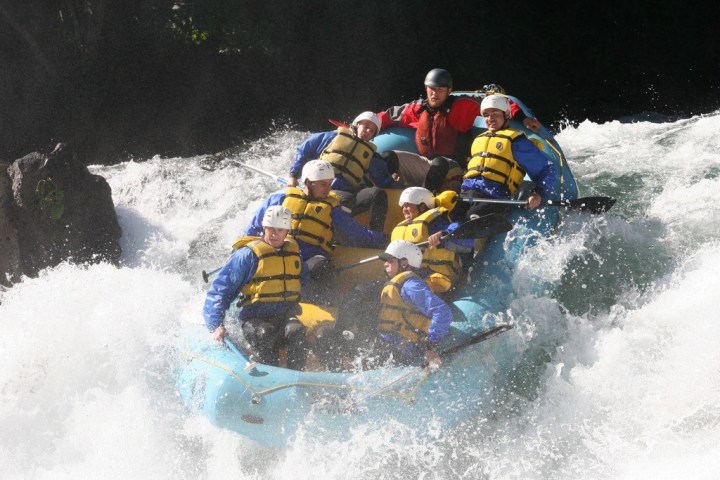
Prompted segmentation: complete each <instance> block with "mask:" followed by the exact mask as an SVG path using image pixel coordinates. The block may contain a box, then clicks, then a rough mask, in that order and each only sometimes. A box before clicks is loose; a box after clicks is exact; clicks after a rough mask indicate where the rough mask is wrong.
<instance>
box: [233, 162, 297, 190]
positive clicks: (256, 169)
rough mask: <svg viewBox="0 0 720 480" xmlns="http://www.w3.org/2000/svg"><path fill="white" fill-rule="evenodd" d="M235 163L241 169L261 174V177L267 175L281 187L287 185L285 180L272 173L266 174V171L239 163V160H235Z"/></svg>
mask: <svg viewBox="0 0 720 480" xmlns="http://www.w3.org/2000/svg"><path fill="white" fill-rule="evenodd" d="M235 163H236V164H237V165H240V166H241V167H245V168H248V169H250V170H253V171H255V172H257V173H262V174H263V175H267V176H268V177H270V178H272V179H273V180H275V181H276V182H278V183H282V184H283V185H287V184H288V181H287V179H285V178H282V177H278V176H277V175H275V174H274V173H271V172H268V171H266V170H263V169H261V168H258V167H254V166H252V165H249V164H247V163H244V162H241V161H239V160H235Z"/></svg>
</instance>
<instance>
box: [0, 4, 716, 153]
mask: <svg viewBox="0 0 720 480" xmlns="http://www.w3.org/2000/svg"><path fill="white" fill-rule="evenodd" d="M718 27H720V8H719V7H718V6H717V5H714V6H713V7H710V8H709V9H700V8H695V7H691V6H690V5H689V4H687V2H680V1H676V0H655V1H649V0H636V1H634V2H628V1H623V2H620V1H614V0H607V1H597V0H590V1H586V2H553V1H550V2H532V3H531V2H527V3H525V2H522V1H521V2H516V3H512V4H498V3H497V2H486V1H477V0H476V1H465V2H453V1H446V2H436V1H435V2H430V1H420V0H416V1H412V0H407V1H395V2H393V1H387V0H384V1H380V0H365V1H363V2H348V1H344V0H305V1H302V2H290V1H271V0H268V1H264V2H257V1H255V2H253V1H249V0H114V1H113V0H59V1H47V0H23V1H22V2H20V1H10V0H3V1H2V2H1V3H0V160H5V161H11V160H13V159H15V158H17V157H18V156H21V155H24V154H25V153H27V152H30V151H33V150H41V151H47V150H49V149H51V148H52V145H54V143H55V142H57V141H69V142H73V143H74V144H75V145H76V148H78V149H79V151H80V152H81V153H82V155H83V159H84V160H85V161H87V162H92V163H111V162H114V161H117V160H121V159H125V158H127V157H129V156H136V157H139V158H143V157H145V156H148V155H153V154H162V155H191V154H196V153H210V152H214V151H218V150H222V149H224V148H228V147H231V146H235V145H238V144H240V143H242V142H243V141H247V140H252V138H254V137H255V136H257V135H261V134H263V133H265V132H267V130H268V129H271V128H274V127H275V126H277V125H284V124H290V125H293V126H296V127H299V128H302V129H307V130H326V129H328V128H330V125H329V124H328V123H327V119H328V118H336V119H340V120H345V121H349V120H351V119H352V118H353V116H354V115H355V114H357V113H359V112H360V111H363V110H368V109H370V110H382V109H385V108H387V107H389V106H391V105H397V104H401V103H405V102H406V101H409V100H413V99H415V98H418V97H419V96H420V95H421V94H422V79H423V78H424V75H425V73H426V72H427V71H428V70H429V69H431V68H434V67H443V68H447V69H448V70H450V71H451V72H452V74H453V77H454V79H455V89H456V90H473V89H477V88H480V87H482V86H483V85H484V84H486V83H492V82H495V83H499V84H501V85H503V86H504V87H505V88H506V90H507V91H508V93H511V94H513V95H516V96H518V97H519V98H521V99H522V100H523V101H524V102H525V103H527V104H528V105H530V106H531V107H533V108H534V110H535V112H536V114H537V116H538V117H539V118H540V119H541V120H542V121H543V122H544V123H546V124H548V125H554V126H557V125H558V124H559V123H560V122H562V121H570V122H577V121H582V120H584V119H586V118H589V119H591V120H593V121H607V120H611V119H621V118H623V117H626V116H629V115H638V114H642V113H648V114H650V113H653V114H659V116H658V118H666V117H664V116H669V117H670V118H673V117H675V116H688V115H692V114H698V113H708V112H711V111H713V110H715V109H717V108H719V107H720V68H719V67H718V65H720V52H719V48H718V45H719V43H720V42H718V40H717V36H718V30H719V29H718ZM649 118H654V117H653V116H649Z"/></svg>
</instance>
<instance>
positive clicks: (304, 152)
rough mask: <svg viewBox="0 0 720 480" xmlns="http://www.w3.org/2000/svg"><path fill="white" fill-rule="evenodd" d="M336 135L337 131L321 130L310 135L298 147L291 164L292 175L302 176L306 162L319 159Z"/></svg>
mask: <svg viewBox="0 0 720 480" xmlns="http://www.w3.org/2000/svg"><path fill="white" fill-rule="evenodd" d="M336 136H337V132H320V133H315V134H313V135H310V137H309V138H308V139H307V140H305V141H304V142H303V143H301V144H300V146H299V147H298V149H297V153H296V154H295V160H294V161H293V163H292V165H290V176H291V177H295V178H300V175H301V174H302V168H303V167H304V166H305V164H306V163H307V162H309V161H310V160H316V159H318V158H319V157H320V154H321V153H322V152H323V150H325V148H327V146H328V145H330V142H332V140H333V138H335V137H336Z"/></svg>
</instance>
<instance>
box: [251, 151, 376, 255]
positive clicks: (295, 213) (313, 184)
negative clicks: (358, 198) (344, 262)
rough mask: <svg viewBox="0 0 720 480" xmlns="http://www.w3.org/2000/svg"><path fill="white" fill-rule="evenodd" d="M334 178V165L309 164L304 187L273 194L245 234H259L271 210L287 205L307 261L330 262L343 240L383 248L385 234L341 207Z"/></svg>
mask: <svg viewBox="0 0 720 480" xmlns="http://www.w3.org/2000/svg"><path fill="white" fill-rule="evenodd" d="M334 179H335V171H334V169H333V166H332V164H331V163H330V162H328V161H326V160H311V161H309V162H307V163H306V164H305V166H304V167H303V173H302V180H303V185H302V188H298V187H288V188H287V189H286V190H285V191H284V192H281V193H275V194H273V195H271V196H270V197H269V198H268V199H267V200H265V202H263V203H262V205H260V207H259V208H258V209H257V211H256V212H255V215H254V216H253V218H252V219H251V220H250V224H249V225H248V226H247V228H245V231H244V233H243V234H244V235H250V236H252V235H259V234H260V232H261V231H262V218H263V216H264V215H265V212H266V211H267V209H268V208H270V207H272V206H273V205H283V206H284V207H287V208H288V209H289V210H290V212H291V213H292V226H291V228H290V235H291V236H292V238H293V239H294V240H296V241H297V242H298V244H299V245H300V255H301V256H302V259H303V261H306V262H307V261H308V260H309V259H311V258H313V257H316V256H321V257H323V258H325V259H327V260H329V259H330V258H331V256H332V251H333V248H334V246H335V244H336V243H341V241H342V243H343V244H344V245H347V246H358V247H370V248H383V247H384V246H385V244H386V237H385V234H384V233H383V232H382V231H376V230H372V229H369V228H367V227H364V226H362V225H360V224H359V223H357V222H356V221H355V220H354V219H353V218H352V216H351V215H350V214H349V213H348V212H347V211H345V210H344V209H343V207H341V206H340V197H339V196H338V195H337V194H336V193H335V192H333V191H332V183H333V181H334ZM338 236H341V238H339V237H338Z"/></svg>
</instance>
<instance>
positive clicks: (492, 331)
mask: <svg viewBox="0 0 720 480" xmlns="http://www.w3.org/2000/svg"><path fill="white" fill-rule="evenodd" d="M511 328H513V326H512V325H509V324H507V323H505V324H502V325H495V326H494V327H492V328H489V329H487V330H485V331H482V332H480V333H478V334H476V335H473V336H471V337H468V338H466V339H465V340H463V341H462V342H460V343H458V344H455V345H453V346H452V347H448V348H446V349H444V350H441V351H439V352H438V355H440V358H441V359H444V358H445V357H448V356H450V355H452V354H454V353H457V352H459V351H460V350H463V349H465V348H467V347H469V346H470V345H475V344H476V343H480V342H484V341H485V340H489V339H491V338H493V337H494V336H496V335H500V334H501V333H503V332H506V331H508V330H510V329H511ZM428 366H429V365H428V363H427V361H423V364H422V368H427V367H428Z"/></svg>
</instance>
